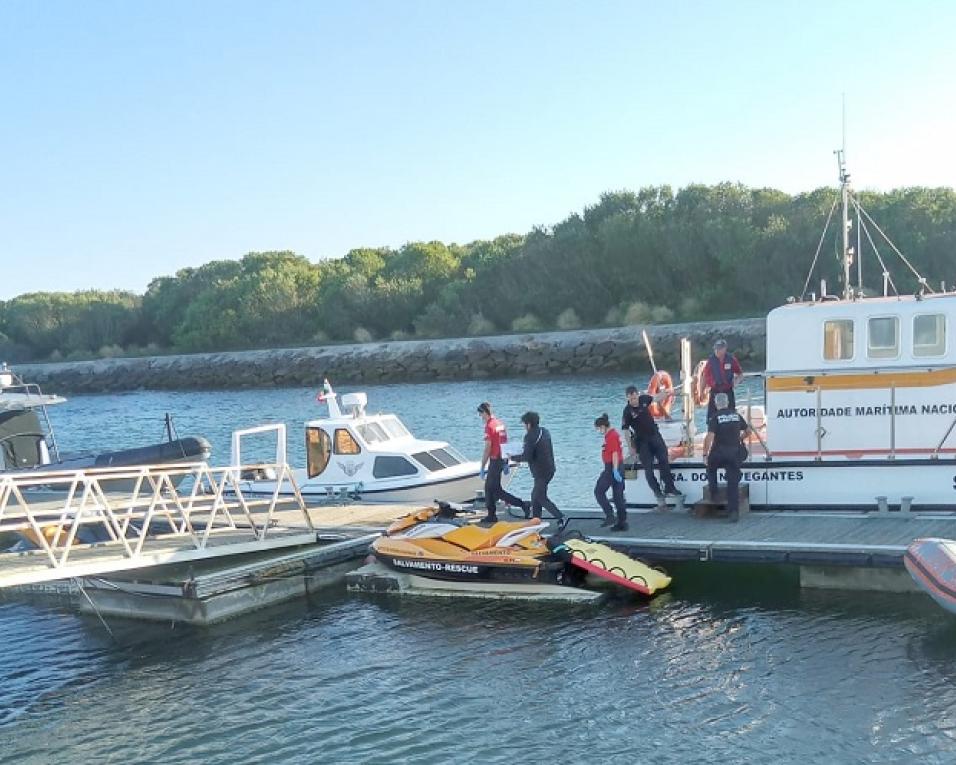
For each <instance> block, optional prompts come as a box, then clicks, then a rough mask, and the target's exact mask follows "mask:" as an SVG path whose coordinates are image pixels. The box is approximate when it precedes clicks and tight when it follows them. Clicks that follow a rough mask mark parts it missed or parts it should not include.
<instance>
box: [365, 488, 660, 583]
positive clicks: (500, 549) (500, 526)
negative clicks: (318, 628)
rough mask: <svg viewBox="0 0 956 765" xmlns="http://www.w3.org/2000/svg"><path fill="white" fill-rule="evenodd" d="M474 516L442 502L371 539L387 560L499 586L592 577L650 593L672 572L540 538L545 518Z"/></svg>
mask: <svg viewBox="0 0 956 765" xmlns="http://www.w3.org/2000/svg"><path fill="white" fill-rule="evenodd" d="M476 518H477V515H476V514H473V513H471V512H469V511H465V510H463V509H462V508H460V507H458V506H455V505H453V504H450V503H446V502H439V503H437V505H436V506H434V507H428V508H424V509H422V510H419V511H417V512H414V513H410V514H409V515H406V516H403V517H402V518H399V519H398V520H396V521H395V522H394V523H392V525H391V526H389V528H388V529H387V530H386V532H385V535H384V536H382V537H379V538H378V539H376V540H375V541H374V542H373V543H372V551H373V552H374V554H375V557H376V558H377V559H378V560H379V561H381V562H382V563H384V564H385V565H386V566H388V567H390V568H392V569H394V570H396V571H401V572H403V573H406V574H414V575H416V576H421V577H425V578H427V579H445V580H451V581H458V582H499V583H501V584H505V585H507V584H562V585H568V586H571V587H579V586H582V585H584V584H585V583H586V582H587V580H588V579H589V576H588V575H589V574H590V575H593V577H596V578H598V579H599V580H603V581H604V582H610V583H612V584H615V585H618V586H621V587H624V588H626V589H630V590H635V591H637V592H640V593H641V594H643V595H653V594H654V593H655V592H657V591H659V590H662V589H664V588H666V587H667V586H668V585H669V584H670V582H671V579H670V577H669V576H668V575H667V574H666V573H664V572H663V571H660V570H659V569H655V568H652V567H651V566H648V565H647V564H645V563H643V562H641V561H638V560H635V559H633V558H630V557H628V556H627V555H624V554H623V553H620V552H617V551H616V550H614V549H612V548H611V547H608V546H607V545H603V544H600V543H597V542H593V541H591V540H590V539H587V538H586V537H583V536H582V535H581V534H580V533H579V532H576V531H572V532H567V531H566V530H565V529H564V528H563V527H562V528H561V529H560V530H559V532H558V533H557V534H554V535H552V536H549V537H547V538H545V537H544V536H542V532H543V531H544V530H545V529H547V528H548V526H549V525H550V524H549V523H548V522H547V521H542V520H540V519H530V520H524V521H498V522H497V523H495V524H493V525H492V526H490V527H487V526H479V525H478V524H476V523H475V522H474V521H475V519H476Z"/></svg>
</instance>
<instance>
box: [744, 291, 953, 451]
mask: <svg viewBox="0 0 956 765" xmlns="http://www.w3.org/2000/svg"><path fill="white" fill-rule="evenodd" d="M954 327H956V294H954V293H942V294H933V295H923V296H914V295H907V296H897V297H880V298H858V299H854V300H846V299H839V300H838V299H823V300H817V301H813V302H802V303H793V304H790V305H786V306H782V307H780V308H777V309H775V310H773V311H771V312H770V314H769V315H768V317H767V371H766V374H765V385H766V420H767V440H768V447H769V448H770V451H771V452H772V453H773V454H774V455H780V456H783V455H789V456H794V457H797V456H817V457H823V456H826V455H830V456H834V457H839V456H843V457H850V458H853V457H862V456H867V455H884V456H885V455H889V456H896V455H899V454H908V455H913V456H934V455H935V456H938V455H939V453H941V452H953V451H956V448H952V445H946V444H943V441H945V439H946V437H947V436H948V432H947V431H948V429H949V428H950V425H951V423H953V422H954V420H956V347H954V344H953V340H952V337H951V336H952V333H953V331H954ZM739 403H740V402H739V401H738V404H739Z"/></svg>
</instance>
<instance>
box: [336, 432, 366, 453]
mask: <svg viewBox="0 0 956 765" xmlns="http://www.w3.org/2000/svg"><path fill="white" fill-rule="evenodd" d="M335 453H336V454H361V453H362V447H361V446H359V445H358V442H357V441H356V440H355V439H354V438H353V437H352V434H351V433H349V432H348V431H347V430H346V429H345V428H336V429H335Z"/></svg>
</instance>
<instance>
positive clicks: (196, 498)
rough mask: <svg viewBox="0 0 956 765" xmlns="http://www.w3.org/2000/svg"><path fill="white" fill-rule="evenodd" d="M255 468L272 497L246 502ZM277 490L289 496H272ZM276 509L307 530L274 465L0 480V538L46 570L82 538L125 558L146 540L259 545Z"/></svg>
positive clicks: (40, 474)
mask: <svg viewBox="0 0 956 765" xmlns="http://www.w3.org/2000/svg"><path fill="white" fill-rule="evenodd" d="M271 429H272V430H275V431H276V435H277V436H278V437H279V440H280V442H281V449H280V448H277V450H276V452H277V456H279V455H280V454H281V455H282V456H284V453H285V441H284V438H281V437H282V436H284V435H285V429H284V426H280V427H279V428H276V427H274V426H273V427H272V428H271ZM262 470H270V471H274V475H275V490H274V492H272V495H271V496H267V497H262V496H261V495H258V496H256V497H246V496H245V495H244V494H243V490H242V486H241V484H242V482H243V479H242V475H243V473H244V472H246V471H262ZM283 487H289V488H290V489H291V493H286V494H285V495H280V490H281V489H282V488H283ZM279 505H282V506H283V507H284V508H285V509H288V510H292V511H293V519H294V522H295V526H296V527H297V528H298V527H300V526H301V527H304V529H303V530H306V529H307V530H308V531H309V532H314V531H315V528H314V526H313V524H312V519H311V518H310V516H309V513H308V510H307V509H306V506H305V502H304V500H303V498H302V494H301V493H300V491H299V487H298V486H297V485H296V482H295V479H294V477H293V473H292V470H291V469H290V468H289V466H288V464H286V463H285V462H284V461H281V462H280V461H278V460H276V461H274V462H265V463H256V464H250V465H236V464H233V465H229V466H227V467H210V466H209V465H208V464H206V463H205V462H197V463H190V464H179V465H168V464H167V465H142V466H135V467H115V468H95V469H90V470H68V471H64V470H61V471H29V472H24V473H12V474H11V473H8V474H5V475H0V534H3V533H4V532H13V533H15V534H18V535H20V536H22V537H26V538H27V539H29V541H31V542H32V543H34V544H35V545H36V546H37V547H38V548H39V550H41V551H42V552H43V553H44V554H45V556H46V559H47V561H48V563H49V565H50V566H51V567H53V568H63V567H65V566H67V564H68V563H69V561H70V554H71V551H72V550H74V549H76V547H77V545H79V544H82V540H83V539H89V538H90V537H92V538H94V539H95V540H96V541H99V542H106V543H112V544H111V545H110V546H111V547H112V548H115V550H116V551H117V554H118V555H120V556H121V557H123V558H127V559H135V558H136V557H137V556H140V555H142V554H143V553H144V545H145V544H146V542H147V540H149V539H153V538H161V539H163V540H171V539H176V538H179V539H181V540H183V541H184V542H185V544H186V546H187V547H188V546H191V547H192V548H194V549H195V550H199V551H203V550H206V549H207V548H208V547H209V545H210V539H211V538H213V535H214V534H215V533H216V532H219V531H222V530H228V531H231V532H234V533H233V534H232V536H230V539H231V540H232V539H234V540H235V541H238V542H243V543H249V542H265V540H266V539H267V538H268V537H269V535H270V532H271V531H272V530H273V529H274V526H275V520H276V513H277V508H278V506H279ZM296 511H297V512H296ZM300 514H301V524H300V523H299V521H298V517H299V515H300ZM272 533H273V534H275V532H272Z"/></svg>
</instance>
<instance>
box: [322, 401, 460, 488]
mask: <svg viewBox="0 0 956 765" xmlns="http://www.w3.org/2000/svg"><path fill="white" fill-rule="evenodd" d="M328 403H329V415H330V416H329V417H328V418H326V419H318V420H310V421H309V422H307V423H306V424H305V447H306V477H307V479H310V480H311V479H313V478H318V477H319V476H323V475H324V474H326V472H327V471H328V472H330V473H334V474H337V473H340V472H341V473H344V475H345V477H348V478H355V479H356V480H358V479H359V477H360V471H361V476H365V477H371V478H373V479H388V478H400V477H408V476H416V475H426V474H429V473H434V472H437V471H440V470H444V469H446V468H449V467H454V466H456V465H460V464H462V463H465V462H467V459H466V458H465V457H464V456H462V455H461V454H460V453H459V452H458V451H457V450H456V449H454V448H453V447H451V446H449V445H448V444H446V443H442V442H435V441H421V440H419V439H417V438H415V437H414V436H413V435H412V434H411V433H410V432H409V430H408V428H406V427H405V425H404V424H403V423H402V421H401V420H400V419H399V418H398V417H397V416H396V415H394V414H375V415H368V414H366V413H365V406H366V403H367V397H366V394H364V393H350V394H346V395H345V396H343V397H342V406H343V407H344V408H345V409H346V410H347V412H346V413H343V412H341V410H339V408H338V406H337V405H336V404H335V399H334V397H332V398H330V399H329V402H328ZM369 461H371V465H370V467H371V470H370V471H368V470H365V469H364V468H367V467H368V463H369ZM330 465H331V466H332V468H334V469H330ZM342 477H343V476H341V475H336V476H335V480H336V481H338V480H341V478H342Z"/></svg>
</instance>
